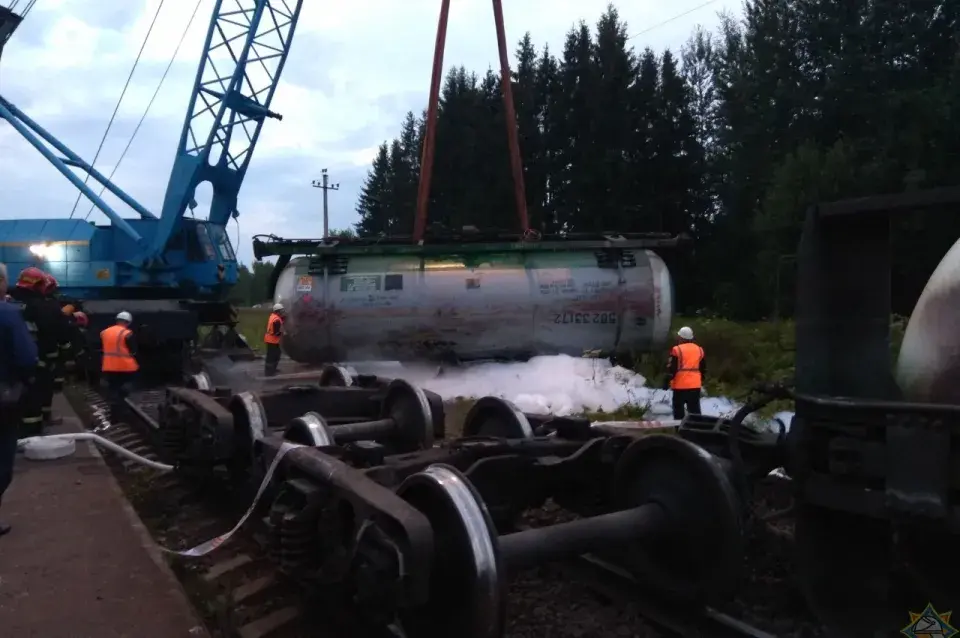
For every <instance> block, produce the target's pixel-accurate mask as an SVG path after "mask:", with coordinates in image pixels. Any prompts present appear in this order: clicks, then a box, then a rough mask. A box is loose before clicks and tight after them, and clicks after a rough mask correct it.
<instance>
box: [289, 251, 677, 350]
mask: <svg viewBox="0 0 960 638" xmlns="http://www.w3.org/2000/svg"><path fill="white" fill-rule="evenodd" d="M611 254H613V255H614V259H612V260H611V258H610V255H611ZM275 290H276V292H275V296H274V301H275V302H280V303H282V304H283V305H284V306H285V307H286V309H287V319H286V321H285V326H284V333H285V334H284V337H283V341H282V344H281V345H282V347H283V350H284V352H286V354H287V355H288V356H289V357H290V358H292V359H294V360H295V361H298V362H301V363H322V362H330V361H364V360H368V361H370V360H398V361H415V360H430V359H441V360H443V359H448V360H450V359H452V360H461V361H466V360H476V359H500V358H505V359H515V358H521V359H522V358H527V357H531V356H536V355H551V354H569V355H573V356H581V355H583V354H584V353H585V352H587V351H601V352H605V353H639V352H649V351H652V350H655V349H659V348H662V347H664V346H665V344H666V342H667V340H668V338H669V333H670V323H671V320H672V318H673V284H672V281H671V278H670V273H669V271H668V269H667V266H666V265H665V264H664V262H663V260H662V259H660V257H659V256H658V255H656V254H655V253H653V252H651V251H649V250H643V249H637V250H630V249H617V251H615V252H613V253H611V251H609V250H604V249H600V250H597V249H595V248H589V249H586V248H580V249H577V248H559V249H557V250H554V251H550V250H538V251H524V252H509V251H503V252H498V253H496V254H494V253H492V252H490V251H486V252H479V253H473V254H469V253H468V252H464V254H458V255H453V254H452V252H451V254H445V255H443V256H435V257H431V256H422V255H419V254H402V253H400V254H379V255H364V254H359V255H358V254H351V255H336V254H333V255H325V256H324V257H323V258H322V259H321V258H318V257H302V258H298V259H294V260H292V261H291V262H290V263H289V264H288V265H287V266H286V268H285V269H284V270H283V271H282V272H281V273H280V276H279V278H278V280H277V285H276V289H275Z"/></svg>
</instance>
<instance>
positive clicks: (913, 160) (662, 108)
mask: <svg viewBox="0 0 960 638" xmlns="http://www.w3.org/2000/svg"><path fill="white" fill-rule="evenodd" d="M637 44H639V43H637V42H634V41H633V39H632V38H631V37H630V32H629V30H628V26H627V25H626V24H625V23H624V21H622V20H621V19H620V17H619V15H618V13H617V10H616V8H615V7H613V6H612V5H611V6H609V7H608V8H607V10H606V12H605V13H604V14H603V15H602V16H601V17H600V19H599V20H598V21H597V23H596V25H595V27H594V28H592V29H591V28H590V27H589V26H588V25H587V24H586V23H584V22H581V23H580V24H578V25H576V26H575V27H574V28H572V29H571V30H570V31H569V33H567V36H566V40H565V43H564V46H563V50H562V51H561V52H559V55H558V56H557V55H554V52H552V51H551V50H550V49H549V48H548V47H546V46H544V47H541V48H540V49H537V47H536V46H535V45H534V43H533V41H532V38H531V36H530V34H529V33H528V34H526V35H525V36H524V37H523V38H522V39H521V40H520V42H519V44H518V46H517V50H516V64H515V68H514V70H513V85H512V86H513V90H514V100H515V104H516V112H517V114H516V126H517V128H518V132H519V140H520V150H521V155H522V160H523V165H524V180H525V183H526V194H527V204H528V208H529V214H530V219H531V226H532V227H533V228H535V229H537V230H540V231H541V232H544V233H563V232H575V231H619V232H647V231H665V232H671V233H679V232H685V233H687V234H689V235H691V236H692V237H693V239H694V240H695V241H694V242H693V244H692V246H691V247H690V248H689V249H687V250H679V251H676V252H673V253H671V254H664V255H663V256H664V258H665V259H667V261H668V263H669V264H670V266H671V269H672V271H673V274H674V277H675V280H676V291H677V302H678V310H679V311H680V312H683V313H699V314H710V315H722V316H725V317H729V318H735V319H758V318H762V317H767V316H770V315H771V313H773V312H774V311H775V310H776V309H778V308H779V310H780V312H783V313H789V312H790V304H789V299H788V295H784V291H788V290H790V286H791V283H790V282H791V280H792V268H791V260H790V256H791V255H792V254H793V253H794V252H795V249H796V245H797V242H798V239H799V226H800V221H801V219H802V216H803V214H804V211H805V208H806V206H807V205H808V204H810V203H813V202H816V201H829V200H833V199H839V198H844V197H855V196H864V195H870V194H885V193H895V192H903V191H909V190H916V189H922V188H930V187H936V186H942V185H952V184H956V183H958V177H960V3H957V2H933V1H931V2H902V1H898V2H895V1H893V0H862V1H860V2H838V1H836V0H747V2H745V4H744V11H743V15H742V16H739V17H733V16H730V15H724V16H721V22H720V26H719V28H718V30H717V31H716V32H709V31H706V30H704V29H702V28H697V29H696V30H695V31H694V32H693V33H692V34H691V36H690V38H689V40H688V41H687V42H686V44H685V45H683V46H682V47H681V48H680V50H679V52H673V51H671V50H669V49H667V50H664V51H662V52H655V51H653V50H652V49H650V48H643V49H639V48H638V47H636V46H635V45H637ZM501 100H502V98H501V89H500V81H499V76H498V74H497V73H495V72H494V71H493V70H492V69H488V70H487V71H486V73H484V74H482V75H481V74H478V73H476V72H474V71H471V70H468V69H466V68H464V67H462V66H460V67H455V68H453V69H451V70H450V71H449V73H448V74H447V75H446V77H445V80H444V83H443V86H442V91H441V97H440V112H439V119H438V125H437V137H436V159H435V163H434V171H433V181H432V187H431V191H430V196H429V221H430V222H431V223H439V224H443V225H444V226H446V227H449V228H454V229H457V228H460V227H462V226H465V225H473V226H477V227H481V228H497V229H506V230H518V229H519V222H518V219H517V216H516V207H515V205H514V201H513V181H512V177H511V173H510V167H509V158H508V152H507V141H506V134H505V115H504V109H503V105H502V101H501ZM423 134H424V115H423V114H421V115H420V116H419V117H418V116H416V115H415V114H414V113H408V114H407V116H406V118H405V119H404V121H403V122H402V124H401V126H400V132H399V135H398V137H397V138H396V139H394V140H391V141H388V142H384V143H383V144H382V145H381V146H380V148H379V150H378V153H377V156H376V158H375V159H374V161H373V164H372V166H371V168H370V171H369V173H368V176H367V178H366V181H365V183H364V186H363V189H362V192H361V194H360V197H359V201H358V204H357V208H356V210H357V213H358V215H359V221H358V222H357V224H356V226H355V228H356V231H357V233H358V234H360V235H361V236H371V235H379V234H409V233H410V232H411V231H412V228H413V219H414V209H415V205H416V195H417V184H418V180H419V173H420V162H421V147H422V141H423ZM956 212H960V211H956ZM894 223H895V224H897V233H896V240H895V245H894V250H895V254H896V266H895V267H896V270H895V273H894V277H895V282H896V290H895V291H894V293H895V294H894V300H895V301H894V303H895V306H896V307H895V310H896V311H897V312H901V313H905V314H909V312H910V309H911V308H912V305H913V303H914V301H915V299H916V296H917V295H918V294H919V292H920V290H921V289H922V287H923V284H924V282H925V281H926V278H927V277H928V276H929V274H930V272H932V269H933V268H934V267H935V265H936V263H937V262H938V261H939V259H940V257H942V255H943V253H944V252H945V251H946V249H947V248H948V247H949V245H950V244H951V243H952V241H953V239H955V238H956V237H958V236H960V215H956V214H954V215H947V214H939V215H928V216H925V217H920V216H904V217H902V218H897V219H896V220H895V221H894ZM778 291H779V292H778Z"/></svg>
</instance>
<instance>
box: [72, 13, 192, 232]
mask: <svg viewBox="0 0 960 638" xmlns="http://www.w3.org/2000/svg"><path fill="white" fill-rule="evenodd" d="M202 3H203V0H197V4H196V5H195V6H194V7H193V13H192V14H191V15H190V20H188V21H187V26H186V27H184V29H183V33H182V34H181V35H180V41H179V42H178V43H177V48H176V49H174V50H173V55H172V56H170V62H168V63H167V68H166V69H164V71H163V75H162V76H160V83H159V84H157V90H156V91H154V92H153V96H152V97H151V98H150V101H149V102H148V103H147V108H145V109H144V110H143V115H141V116H140V121H139V122H137V127H136V128H135V129H133V134H132V135H130V139H129V140H128V141H127V146H126V147H125V148H124V149H123V152H122V153H120V159H118V160H117V164H116V166H114V167H113V170H112V171H110V175H109V176H108V177H107V181H110V180H112V179H113V176H114V174H115V173H116V172H117V169H118V168H120V163H121V162H122V161H123V158H124V157H126V155H127V151H129V150H130V146H131V145H132V144H133V140H134V138H136V137H137V133H138V132H139V131H140V127H141V126H143V122H144V120H146V119H147V114H148V113H149V112H150V107H152V106H153V102H154V100H156V99H157V95H158V94H159V93H160V88H161V87H162V86H163V82H164V80H166V79H167V74H168V73H170V68H171V67H172V66H173V62H174V60H176V59H177V54H178V53H180V47H181V46H183V41H184V40H186V39H187V32H188V31H190V26H191V25H192V24H193V19H194V18H196V17H197V11H198V10H199V9H200V5H201V4H202ZM105 190H107V187H106V186H101V187H100V193H99V196H100V197H103V192H104V191H105ZM94 208H96V206H95V205H94V204H92V203H91V204H90V210H89V211H87V216H86V217H84V218H83V219H84V220H87V219H90V215H91V214H92V213H93V209H94Z"/></svg>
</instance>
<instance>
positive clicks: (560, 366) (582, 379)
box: [351, 355, 792, 427]
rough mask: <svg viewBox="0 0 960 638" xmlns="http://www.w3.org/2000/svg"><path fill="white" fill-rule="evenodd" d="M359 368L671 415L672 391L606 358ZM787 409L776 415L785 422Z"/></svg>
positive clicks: (542, 407) (705, 403)
mask: <svg viewBox="0 0 960 638" xmlns="http://www.w3.org/2000/svg"><path fill="white" fill-rule="evenodd" d="M351 365H352V366H353V367H354V368H355V369H356V370H357V371H358V372H361V373H366V374H379V375H382V376H385V377H399V378H403V379H406V380H407V381H409V382H411V383H413V384H415V385H418V386H420V387H421V388H424V389H427V390H432V391H433V392H436V393H437V394H439V395H440V396H441V397H443V398H444V399H446V400H454V399H458V398H478V397H483V396H490V395H493V396H497V397H500V398H503V399H507V400H509V401H512V402H513V403H515V404H516V405H517V407H519V408H520V409H521V410H523V411H524V412H539V413H550V414H556V415H560V416H564V415H569V414H576V413H579V412H584V411H593V412H596V411H601V410H602V411H604V412H613V411H614V410H616V409H618V408H620V407H623V406H625V405H628V404H634V405H638V406H643V407H646V408H647V414H648V417H647V418H652V419H656V418H658V417H660V418H671V417H672V408H671V405H670V401H671V394H670V392H669V391H668V390H660V389H657V388H656V387H653V388H651V387H648V386H647V380H646V379H645V378H644V377H643V376H642V375H640V374H637V373H636V372H633V371H632V370H628V369H626V368H623V367H620V366H614V365H612V364H611V363H610V362H609V361H608V360H605V359H586V358H578V357H570V356H566V355H559V356H549V357H534V358H532V359H530V360H529V361H526V362H522V363H520V362H518V363H478V364H473V365H468V366H462V367H457V368H444V369H443V370H442V372H441V373H440V374H438V371H439V368H437V367H427V366H411V365H401V364H399V363H394V362H388V363H368V362H363V363H353V364H351ZM739 407H740V404H739V403H737V402H735V401H733V400H731V399H728V398H726V397H710V396H705V397H704V398H703V399H702V401H701V409H702V410H703V413H704V414H708V415H711V416H732V415H733V413H734V412H736V410H737V409H738V408H739ZM791 416H792V414H791V413H780V414H778V415H777V417H779V418H781V419H782V420H783V422H784V423H785V424H786V425H787V426H788V427H789V425H790V417H791Z"/></svg>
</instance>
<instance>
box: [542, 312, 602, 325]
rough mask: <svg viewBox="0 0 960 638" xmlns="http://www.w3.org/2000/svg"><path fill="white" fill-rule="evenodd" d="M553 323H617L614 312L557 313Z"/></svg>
mask: <svg viewBox="0 0 960 638" xmlns="http://www.w3.org/2000/svg"><path fill="white" fill-rule="evenodd" d="M553 323H617V313H616V312H558V313H557V314H555V315H554V316H553Z"/></svg>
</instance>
